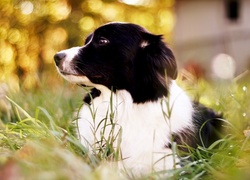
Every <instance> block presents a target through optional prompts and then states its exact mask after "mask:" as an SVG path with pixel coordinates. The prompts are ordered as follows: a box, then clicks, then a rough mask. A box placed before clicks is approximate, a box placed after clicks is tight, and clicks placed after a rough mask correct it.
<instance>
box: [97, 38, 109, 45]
mask: <svg viewBox="0 0 250 180" xmlns="http://www.w3.org/2000/svg"><path fill="white" fill-rule="evenodd" d="M108 43H109V40H108V39H106V38H104V37H101V38H99V40H98V44H99V45H105V44H108Z"/></svg>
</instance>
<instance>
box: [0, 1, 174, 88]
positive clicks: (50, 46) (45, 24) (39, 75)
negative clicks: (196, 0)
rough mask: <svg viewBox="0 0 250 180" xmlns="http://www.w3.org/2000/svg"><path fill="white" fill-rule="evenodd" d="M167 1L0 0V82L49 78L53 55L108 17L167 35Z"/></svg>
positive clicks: (30, 84)
mask: <svg viewBox="0 0 250 180" xmlns="http://www.w3.org/2000/svg"><path fill="white" fill-rule="evenodd" d="M131 2H134V3H140V4H134V5H128V4H129V3H131ZM126 3H127V4H126ZM173 6H174V0H155V1H154V0H151V1H149V0H144V1H143V0H140V1H139V0H133V1H131V0H130V1H129V0H123V1H122V0H120V1H116V0H29V1H28V0H27V1H25V0H1V1H0V84H1V83H3V82H5V83H7V84H11V89H12V90H18V89H19V88H20V87H23V88H27V89H30V88H34V87H37V86H39V84H40V83H39V82H40V81H41V80H42V79H43V78H45V77H47V78H50V79H51V81H52V82H53V79H54V78H52V77H55V76H54V75H53V76H51V75H48V74H49V73H51V72H55V68H54V65H53V55H54V54H55V53H56V52H57V51H59V50H62V49H65V48H68V47H71V46H81V45H82V44H83V42H84V39H85V37H86V36H87V35H88V34H89V33H90V32H91V31H93V30H94V29H95V28H96V27H98V26H100V25H101V24H104V23H107V22H110V21H124V22H132V23H137V24H140V25H142V26H144V27H145V28H147V29H148V30H149V31H152V32H154V33H156V34H163V35H164V36H165V38H166V41H171V32H172V29H173V26H174V15H173V12H172V11H173Z"/></svg>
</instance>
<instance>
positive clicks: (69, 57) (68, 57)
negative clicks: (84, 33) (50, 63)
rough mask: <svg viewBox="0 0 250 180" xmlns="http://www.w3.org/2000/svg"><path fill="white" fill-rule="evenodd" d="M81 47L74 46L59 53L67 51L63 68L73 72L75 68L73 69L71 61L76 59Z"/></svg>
mask: <svg viewBox="0 0 250 180" xmlns="http://www.w3.org/2000/svg"><path fill="white" fill-rule="evenodd" d="M80 48H81V47H73V48H70V49H66V50H62V51H60V52H59V53H65V55H66V56H65V58H64V59H63V62H62V66H61V67H62V70H63V71H66V72H72V71H73V70H72V69H71V65H70V63H71V61H72V60H73V59H74V57H75V56H76V55H77V54H78V52H79V49H80Z"/></svg>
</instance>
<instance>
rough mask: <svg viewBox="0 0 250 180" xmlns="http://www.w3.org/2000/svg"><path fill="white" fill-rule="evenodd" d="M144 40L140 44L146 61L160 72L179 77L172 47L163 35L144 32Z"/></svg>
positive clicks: (174, 77)
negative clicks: (164, 40) (169, 46)
mask: <svg viewBox="0 0 250 180" xmlns="http://www.w3.org/2000/svg"><path fill="white" fill-rule="evenodd" d="M142 36H143V41H142V42H141V44H140V47H141V48H142V55H143V56H144V58H145V61H147V62H146V63H148V64H149V65H151V66H152V67H153V68H154V69H155V70H156V71H158V73H160V74H161V75H163V74H162V73H164V74H166V75H167V76H168V77H170V78H172V79H176V78H177V64H176V61H175V57H174V54H173V52H172V51H171V49H169V48H168V47H167V46H166V44H165V43H164V42H163V41H162V39H163V38H162V35H154V34H150V33H147V32H144V33H143V35H142Z"/></svg>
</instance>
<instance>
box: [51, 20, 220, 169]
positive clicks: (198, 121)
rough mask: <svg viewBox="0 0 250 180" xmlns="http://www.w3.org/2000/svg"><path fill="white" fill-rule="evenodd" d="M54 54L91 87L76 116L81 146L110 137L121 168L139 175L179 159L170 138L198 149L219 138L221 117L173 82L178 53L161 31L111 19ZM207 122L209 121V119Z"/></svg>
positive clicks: (71, 75)
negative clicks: (215, 129) (81, 40)
mask: <svg viewBox="0 0 250 180" xmlns="http://www.w3.org/2000/svg"><path fill="white" fill-rule="evenodd" d="M54 58H55V62H56V65H57V69H58V71H59V73H60V74H61V75H62V76H63V77H64V78H65V79H66V80H68V81H70V82H73V83H76V84H79V85H84V86H91V87H93V89H92V91H91V93H90V94H89V95H87V96H86V97H85V99H84V102H85V105H84V106H83V107H82V109H81V110H80V114H79V116H80V117H79V120H78V127H79V133H80V134H79V136H80V139H81V142H82V144H83V145H84V146H86V147H89V148H90V149H92V147H95V146H96V144H98V143H102V142H107V141H108V139H109V138H111V137H112V136H113V137H114V141H112V142H113V145H114V147H115V148H119V149H120V152H121V156H122V157H121V158H122V159H123V161H121V163H120V166H122V167H124V168H125V169H129V170H131V171H132V172H133V173H135V174H141V173H142V174H144V173H148V172H151V171H158V170H165V169H171V168H173V167H174V166H175V164H176V162H177V164H178V158H176V155H175V154H173V152H172V143H173V142H177V143H178V144H187V145H190V146H194V147H195V146H196V145H197V144H199V143H200V142H201V141H202V142H204V143H205V145H208V144H209V138H210V136H211V137H213V136H214V134H213V131H212V130H213V127H215V126H217V124H219V121H218V123H217V122H215V121H216V120H215V118H217V117H218V116H217V115H216V114H215V113H214V112H213V111H211V110H210V109H207V108H205V107H203V106H201V105H199V104H197V103H194V102H192V101H191V100H190V98H189V97H188V96H187V95H186V93H185V92H184V91H183V90H182V89H181V88H180V87H179V86H178V85H177V84H176V82H175V81H174V80H175V78H176V77H177V66H176V62H175V59H174V55H173V53H172V51H171V50H170V49H169V48H168V47H167V46H166V45H165V44H164V43H163V42H162V38H161V36H157V35H153V34H150V33H149V32H147V31H146V30H145V29H143V28H142V27H140V26H138V25H135V24H128V23H109V24H106V25H104V26H101V27H100V28H98V29H97V30H96V31H94V32H93V33H92V34H91V35H90V36H89V37H88V38H87V40H86V42H85V45H84V46H83V47H76V48H71V49H68V50H64V51H61V52H59V53H57V54H56V55H55V57H54ZM200 110H202V111H203V112H200ZM207 118H208V119H207ZM206 120H211V122H207V123H206V124H205V125H204V123H205V121H206ZM201 126H202V127H203V128H202V131H201V133H199V130H200V128H201ZM200 134H201V137H202V138H204V139H202V140H200V138H199V135H200ZM103 140H105V141H103ZM102 145H103V144H101V146H102Z"/></svg>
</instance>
